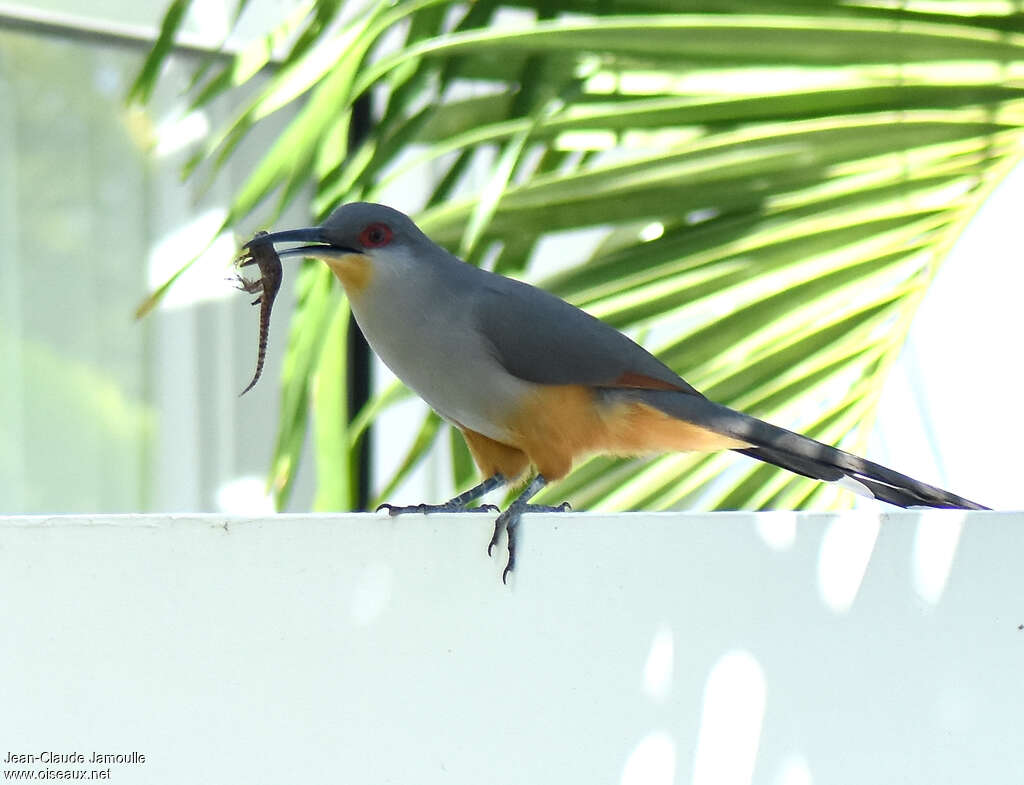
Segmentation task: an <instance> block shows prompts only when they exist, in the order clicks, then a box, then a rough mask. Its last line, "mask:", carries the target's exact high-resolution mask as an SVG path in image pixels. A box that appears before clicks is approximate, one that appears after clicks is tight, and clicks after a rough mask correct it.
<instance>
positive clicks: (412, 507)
mask: <svg viewBox="0 0 1024 785" xmlns="http://www.w3.org/2000/svg"><path fill="white" fill-rule="evenodd" d="M452 502H454V499H453V500H452V501H448V502H445V503H444V504H408V505H405V506H398V505H395V504H382V505H380V506H379V507H378V508H377V509H376V512H380V511H381V510H387V511H388V515H390V516H391V517H392V518H394V517H395V516H396V515H405V514H406V513H410V512H419V513H423V514H424V515H427V514H429V513H432V512H497V511H498V508H497V507H495V506H494V505H493V504H481V505H480V506H479V507H470V506H469V505H468V504H453V503H452Z"/></svg>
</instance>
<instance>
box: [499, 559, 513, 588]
mask: <svg viewBox="0 0 1024 785" xmlns="http://www.w3.org/2000/svg"><path fill="white" fill-rule="evenodd" d="M510 572H512V565H511V564H509V565H506V567H505V569H504V571H503V572H502V573H501V582H502V583H503V584H505V585H506V586H508V574H509V573H510Z"/></svg>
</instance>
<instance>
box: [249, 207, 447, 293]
mask: <svg viewBox="0 0 1024 785" xmlns="http://www.w3.org/2000/svg"><path fill="white" fill-rule="evenodd" d="M424 242H426V243H430V240H429V239H427V237H426V235H424V234H423V232H421V231H420V230H419V229H418V228H417V226H416V224H414V223H413V222H412V219H410V218H409V217H408V216H407V215H405V214H404V213H400V212H399V211H398V210H395V209H393V208H391V207H387V206H385V205H382V204H373V203H370V202H351V203H350V204H344V205H342V206H341V207H338V208H337V209H335V210H334V212H332V213H331V214H330V215H329V216H328V217H327V220H326V221H324V222H323V224H321V225H320V226H312V227H309V228H306V229H287V230H285V231H282V232H271V233H270V234H264V235H259V236H258V237H254V238H253V239H252V240H250V241H249V242H248V243H246V244H245V247H246V248H249V247H252V246H256V245H265V244H267V243H271V244H274V245H276V244H277V243H304V245H300V246H298V247H296V248H287V249H284V250H278V251H277V253H278V255H279V256H281V257H288V256H301V257H306V258H311V259H320V260H321V261H323V262H324V263H326V264H327V266H328V267H330V268H331V270H333V271H334V274H335V275H336V276H337V277H338V279H339V280H340V281H341V283H342V284H343V285H344V286H345V289H346V291H347V292H348V293H349V295H352V294H357V293H358V292H360V291H362V290H363V289H364V288H366V286H367V285H368V284H369V283H370V281H371V280H372V279H373V277H374V274H375V272H377V271H378V270H379V269H380V268H381V267H382V266H384V265H388V266H389V267H392V268H393V267H394V266H395V265H396V263H399V262H405V261H407V260H415V259H416V258H417V256H419V254H416V253H414V251H415V248H416V246H417V245H421V244H423V243H424Z"/></svg>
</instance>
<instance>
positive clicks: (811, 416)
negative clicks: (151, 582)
mask: <svg viewBox="0 0 1024 785" xmlns="http://www.w3.org/2000/svg"><path fill="white" fill-rule="evenodd" d="M672 5H673V4H671V3H669V4H665V3H657V4H654V3H644V2H639V1H637V2H608V3H602V4H594V3H591V2H582V0H581V1H580V2H564V3H550V2H545V3H529V2H523V3H501V4H498V3H496V2H490V1H489V0H480V2H476V3H472V4H469V5H468V6H467V5H464V4H457V3H446V2H441V0H406V1H405V2H394V3H390V4H371V5H370V6H369V7H367V8H365V9H364V10H362V11H360V12H350V9H348V8H346V7H343V4H340V3H337V2H333V3H328V2H320V3H315V4H313V5H312V6H311V9H310V10H309V12H308V13H306V9H305V8H304V7H303V8H302V9H301V13H298V14H293V15H292V16H291V17H289V18H288V19H286V20H283V21H282V23H281V25H280V26H279V27H278V28H276V29H275V30H274V31H272V32H271V33H270V34H268V37H267V39H266V41H264V42H262V43H261V42H256V43H254V44H253V45H252V46H251V47H249V48H248V49H246V50H244V51H243V52H242V53H241V54H239V55H238V56H237V57H236V58H235V60H234V61H227V62H223V63H221V64H220V65H219V66H218V65H211V64H209V63H207V64H204V66H203V68H204V71H203V78H202V79H196V80H194V87H193V90H194V94H193V96H192V101H193V103H194V104H195V105H196V106H202V105H203V104H204V103H206V102H208V101H210V100H212V99H213V97H214V96H217V95H220V94H222V93H223V92H224V91H227V90H237V89H240V88H241V87H242V85H244V84H245V82H246V81H247V80H248V79H249V78H251V76H252V75H253V74H254V73H255V69H256V68H258V66H259V65H260V64H262V63H263V62H265V61H266V59H267V57H268V56H269V55H268V52H269V49H268V48H267V47H268V45H269V43H268V42H277V43H279V42H280V41H281V40H284V39H286V38H287V37H288V36H292V40H294V44H293V45H292V47H291V49H290V51H289V52H288V54H287V55H286V56H285V57H284V59H283V61H282V62H281V63H280V68H279V69H278V70H277V71H276V73H275V74H274V76H273V77H272V78H271V79H270V80H269V82H268V83H267V84H266V85H265V86H264V87H263V88H262V89H261V90H259V91H257V92H256V93H255V95H254V96H253V97H251V98H250V99H249V102H248V103H247V104H246V105H245V106H244V107H243V108H242V110H241V111H240V112H239V113H238V114H237V115H236V116H235V117H234V118H233V119H232V120H231V121H230V122H229V123H227V124H226V125H225V127H224V128H222V129H221V130H220V131H219V132H218V133H217V134H216V135H214V136H213V137H212V138H211V139H210V140H209V141H208V143H207V144H206V146H205V147H204V148H203V149H202V150H201V151H199V153H197V155H196V157H195V158H194V161H193V166H195V165H198V164H200V163H202V164H203V165H204V166H205V167H206V168H207V169H208V170H209V171H214V172H215V171H216V170H217V169H218V168H219V167H220V166H222V165H223V163H224V161H226V160H227V159H228V158H230V156H231V155H232V152H233V151H234V150H235V149H236V147H237V145H238V144H239V142H240V141H241V140H242V139H244V138H245V136H246V135H247V134H248V133H249V131H250V130H251V129H252V128H253V127H254V126H255V125H256V124H258V123H260V122H261V121H263V120H264V119H265V118H267V117H269V116H270V115H272V114H274V113H275V112H277V111H279V110H280V109H281V108H283V107H285V106H297V107H298V110H297V112H296V114H295V116H294V119H292V120H291V121H290V122H289V123H288V125H287V127H286V128H285V130H284V131H283V132H282V133H281V135H280V136H279V137H278V139H277V141H276V142H275V143H274V144H273V145H272V146H271V147H270V149H269V150H268V151H267V153H266V155H265V156H264V158H263V159H262V161H261V162H260V163H259V164H258V165H257V166H256V167H255V169H254V170H253V171H252V173H251V174H250V176H249V178H248V179H247V181H246V182H245V183H243V184H242V185H241V187H240V188H239V189H238V191H237V193H236V196H235V200H234V203H233V204H232V206H231V210H230V217H229V219H228V220H229V222H230V223H232V224H239V223H242V222H243V221H244V219H245V218H246V216H248V215H249V214H250V213H251V212H252V211H253V209H254V208H256V207H257V205H260V204H261V203H263V202H264V201H266V200H267V199H269V198H272V197H275V198H276V199H277V205H278V208H279V209H280V208H283V207H284V206H285V205H287V204H288V203H289V202H290V201H291V200H292V199H294V198H295V196H296V194H297V193H299V191H300V189H303V188H305V187H306V186H307V185H311V186H312V187H313V190H314V206H315V211H316V213H317V214H318V216H320V217H322V216H323V215H325V214H326V213H327V212H328V211H329V210H330V209H331V208H333V207H334V206H336V205H337V204H339V203H342V202H345V201H352V200H356V199H382V198H384V195H385V194H387V193H393V192H394V189H396V188H400V187H402V184H403V183H409V182H430V183H433V186H432V189H431V192H430V193H429V194H428V197H427V200H426V204H425V207H424V209H423V211H422V212H421V213H420V214H419V215H418V216H417V220H418V221H419V223H420V225H421V226H422V227H423V229H424V230H425V231H427V232H428V233H429V234H430V235H431V236H432V237H433V238H434V239H435V240H436V241H438V242H440V243H442V244H444V245H446V246H447V247H448V248H450V249H451V250H452V251H454V252H462V253H463V254H464V255H465V256H466V258H468V259H469V260H470V261H473V262H479V261H480V260H482V259H483V258H485V256H487V255H488V254H490V255H491V256H492V257H494V258H496V262H495V264H496V266H497V268H498V269H500V270H501V271H502V272H505V273H508V274H513V275H518V276H522V277H527V278H530V279H532V280H534V281H535V282H538V283H540V284H541V285H543V286H545V287H546V288H548V289H550V290H552V291H554V292H555V293H557V294H559V295H560V296H562V297H565V298H566V299H568V300H570V301H571V302H574V303H576V304H577V305H580V306H581V307H584V308H586V309H587V310H589V311H590V312H592V313H594V314H595V315H597V316H599V317H601V318H602V319H605V320H606V321H608V322H610V323H611V324H614V325H615V326H616V327H619V328H620V329H623V330H626V331H627V332H630V333H631V334H633V335H635V336H641V335H643V336H644V337H645V342H646V344H647V345H648V347H649V348H651V349H652V350H653V351H655V352H656V353H658V354H659V355H660V356H661V357H662V358H663V359H665V360H666V361H667V362H668V363H669V364H670V365H671V366H672V367H673V368H675V369H676V370H677V371H679V372H680V373H681V374H682V375H683V376H684V377H685V378H687V379H688V380H689V381H690V382H691V383H692V384H694V385H695V386H696V387H697V388H698V389H701V390H703V391H705V392H706V393H707V394H708V395H709V396H710V397H713V398H715V399H716V400H719V401H721V402H723V403H725V404H728V405H730V406H735V407H737V408H741V409H743V410H745V411H749V412H750V413H752V414H756V415H758V416H761V417H766V418H768V419H771V420H773V421H775V422H778V423H779V424H783V425H787V426H789V427H793V428H795V429H798V430H801V431H803V432H806V433H808V434H809V435H812V436H815V437H816V438H820V439H822V440H825V441H829V442H833V443H837V442H842V443H843V444H845V445H846V446H848V447H850V448H852V449H857V448H858V446H860V445H862V443H863V439H864V436H865V434H866V432H867V429H868V426H869V425H870V423H871V421H872V418H873V416H874V411H875V406H876V403H877V400H878V396H879V393H880V389H881V385H882V383H883V381H884V379H885V374H886V371H887V369H888V368H889V367H890V366H891V364H892V363H893V361H894V359H895V357H896V355H897V353H898V352H899V350H900V348H901V346H902V344H903V342H904V339H905V337H906V333H907V329H908V326H909V323H910V320H911V318H912V316H913V314H914V311H915V309H916V307H917V305H918V304H919V303H920V301H921V298H922V297H923V296H924V293H925V292H926V291H927V288H928V286H929V284H930V282H931V280H932V278H933V276H934V274H935V271H936V269H937V266H938V265H939V264H940V263H941V261H942V258H943V256H944V255H945V253H946V251H947V250H948V249H949V247H950V245H951V244H952V242H953V240H954V239H955V238H956V237H957V236H958V235H959V234H960V232H961V231H962V230H963V228H964V226H965V224H966V222H967V221H968V220H969V219H970V217H971V216H972V215H973V214H974V212H975V211H976V210H977V209H978V207H979V205H980V204H981V203H982V201H983V200H984V199H985V197H986V196H987V195H988V193H989V192H990V191H991V189H992V188H993V187H994V185H995V184H996V183H997V182H998V181H999V180H1000V179H1001V178H1002V177H1003V176H1004V175H1005V174H1006V173H1007V172H1008V171H1009V169H1010V168H1012V167H1013V166H1014V165H1015V164H1016V163H1017V162H1018V160H1019V159H1020V157H1021V152H1022V141H1024V135H1022V120H1024V15H1021V14H1016V13H1011V11H1010V10H1009V7H1008V6H1007V9H1006V12H1005V13H1003V12H1002V11H1001V10H1000V9H1002V6H1001V5H998V4H992V3H985V2H971V0H965V1H964V2H957V3H952V2H949V3H943V2H932V3H914V2H909V3H902V4H900V5H899V7H898V8H897V7H888V6H887V7H884V8H883V7H876V6H879V5H881V4H874V3H868V2H864V3H862V4H860V5H857V4H847V3H842V4H841V3H829V2H815V3H810V2H800V1H798V0H793V1H792V2H767V3H759V4H757V10H758V13H757V14H750V13H745V12H744V8H745V7H746V4H739V3H731V2H724V0H722V1H720V2H708V3H704V4H702V10H703V11H704V12H703V13H694V9H693V4H690V3H687V4H685V6H684V4H683V3H678V4H676V5H678V6H679V11H680V12H679V13H670V11H671V10H672ZM667 11H669V12H668V13H667ZM303 14H305V15H304V16H303ZM181 15H182V7H181V4H179V3H175V4H174V5H173V6H172V7H171V9H170V11H169V12H168V21H167V22H166V23H165V26H164V29H163V34H162V38H161V41H162V42H163V43H161V44H160V45H158V46H157V47H156V48H155V49H154V52H153V54H152V55H151V57H150V59H149V60H148V61H147V65H146V67H145V69H144V70H143V72H142V73H141V74H140V77H139V80H138V82H137V83H136V86H135V87H134V88H133V89H134V95H136V96H140V97H144V96H146V95H148V92H149V90H150V89H151V85H152V82H153V80H154V79H155V78H156V74H157V73H158V72H159V67H158V66H159V61H160V58H161V57H163V56H165V55H166V46H165V43H166V39H167V36H168V35H172V34H173V30H174V26H175V24H177V23H178V22H180V18H181ZM339 20H344V21H339ZM386 34H387V38H385V35H386ZM218 68H219V70H218ZM366 94H371V95H372V96H373V100H374V105H375V122H374V124H373V128H372V130H371V131H370V132H369V134H368V135H367V136H366V137H365V138H363V139H361V140H359V141H358V144H357V145H356V146H355V147H350V143H349V125H350V123H351V119H352V111H353V107H354V105H355V102H356V100H357V99H359V98H360V96H363V95H366ZM481 162H483V163H482V164H481ZM481 167H483V169H485V170H486V171H487V172H488V174H486V175H485V176H483V177H478V176H477V173H478V172H479V171H481ZM190 171H192V172H193V176H198V171H199V169H190ZM581 229H593V230H595V231H596V230H600V231H601V233H602V237H601V239H600V240H599V241H594V242H590V243H589V244H587V245H586V247H584V246H583V245H582V244H581V243H577V244H576V245H575V247H578V248H579V249H580V250H579V253H578V256H577V258H573V259H568V260H565V259H562V260H560V262H559V267H558V269H557V270H546V269H545V268H544V266H543V265H544V259H543V258H542V257H538V258H537V259H535V258H534V257H535V256H536V253H535V251H536V249H537V247H538V245H539V244H540V243H541V242H542V241H544V240H550V239H551V238H552V237H555V236H557V235H559V234H560V233H578V231H579V230H581ZM346 317H347V309H346V308H345V306H344V304H343V301H342V299H341V297H340V294H339V292H338V291H337V288H336V287H332V285H331V282H330V278H329V276H328V274H327V272H326V271H325V270H324V269H322V268H321V267H317V266H314V265H310V266H307V267H306V268H304V269H303V272H302V283H301V285H300V288H299V307H298V311H297V313H296V316H295V320H294V323H293V325H292V333H291V339H290V343H289V348H288V357H287V360H286V365H285V375H284V379H283V396H282V411H281V418H280V430H279V436H278V440H277V445H276V448H275V456H274V461H273V469H272V474H273V481H274V487H275V489H276V491H277V493H278V495H279V500H281V501H282V502H283V501H284V500H285V499H286V498H287V496H288V492H289V489H290V485H291V480H292V478H293V477H294V473H295V470H296V466H297V463H298V456H299V454H300V451H301V446H302V443H303V439H304V435H305V433H306V430H307V428H306V426H307V420H308V418H309V416H310V414H311V413H312V414H313V415H314V421H315V424H316V427H315V430H314V434H315V436H314V439H315V447H316V454H317V463H318V478H319V479H318V488H319V491H318V497H317V505H318V506H319V507H322V508H338V507H344V506H346V505H347V504H350V503H351V499H352V494H351V491H350V486H349V483H350V480H349V479H348V478H349V477H350V476H351V471H350V464H351V461H352V455H353V450H354V449H355V448H356V446H357V444H358V440H359V439H360V438H361V436H362V434H363V433H364V431H365V427H366V425H367V424H368V423H369V422H370V420H371V419H372V416H376V415H377V414H380V413H383V412H385V411H386V409H387V403H389V402H392V401H394V400H396V399H398V398H400V397H402V391H401V389H400V388H397V387H394V388H390V389H389V390H387V391H385V392H384V393H382V395H381V396H380V397H378V399H376V400H375V401H372V402H371V403H370V404H369V405H368V408H367V411H366V412H364V413H363V414H361V415H359V416H358V417H357V420H356V422H354V423H351V424H349V423H347V422H346V416H345V408H344V401H343V400H342V384H341V381H340V379H341V377H342V376H343V370H344V369H343V367H341V366H339V363H341V362H343V359H341V358H339V353H340V350H339V347H340V346H343V345H344V334H343V332H344V329H345V318H346ZM311 402H313V403H314V405H312V406H311ZM371 413H372V415H371ZM443 427H444V426H442V425H441V423H440V422H439V421H438V420H437V418H436V417H435V416H433V415H431V416H430V417H428V418H427V419H426V420H425V421H424V423H423V425H422V428H421V430H420V432H419V436H418V438H417V439H416V440H415V443H414V445H413V448H412V449H411V451H410V452H409V454H408V455H406V456H405V459H404V460H403V462H402V467H401V469H400V470H399V473H398V475H396V477H393V478H390V479H386V480H385V481H383V482H382V483H381V485H382V486H386V487H387V488H388V489H391V488H393V487H394V486H395V485H396V483H397V482H398V481H400V480H401V478H402V477H404V476H405V474H406V473H407V472H408V471H410V470H411V469H412V468H413V467H415V466H416V464H417V463H418V461H420V460H421V459H422V458H423V457H424V456H425V455H426V454H428V452H429V450H430V449H432V446H433V445H435V444H436V443H437V436H438V435H439V434H440V433H441V432H442V428H443ZM339 434H341V435H342V437H343V440H342V441H339V440H338V435H339ZM454 453H455V456H456V466H455V468H454V473H455V476H456V478H457V480H458V481H459V482H461V483H468V482H470V481H471V477H470V473H469V471H468V468H467V464H466V456H465V454H464V452H462V451H460V449H456V450H455V451H454ZM723 471H724V472H725V473H724V474H723V473H722V472H723ZM554 496H558V497H563V496H568V498H569V499H570V500H571V501H573V502H574V503H575V504H577V505H579V506H582V507H587V508H601V509H619V508H625V507H630V508H641V507H642V508H653V509H661V508H668V507H673V506H676V505H680V504H693V503H699V504H704V505H712V506H721V507H750V508H760V507H773V506H779V507H783V506H784V507H791V506H805V505H832V504H836V503H837V499H836V498H835V497H834V496H833V494H832V492H831V491H830V490H829V489H822V488H820V487H819V486H818V485H816V484H814V483H810V482H808V481H805V480H803V479H801V478H795V477H793V476H792V475H788V474H786V473H784V472H779V471H777V470H776V469H774V468H772V467H769V466H761V465H756V464H751V463H747V462H744V463H734V462H733V461H732V460H731V457H730V456H694V455H670V456H663V457H658V458H645V459H637V460H630V461H624V460H611V459H606V458H601V459H595V460H592V461H590V462H588V463H586V464H584V465H583V466H581V467H579V468H578V469H577V471H575V472H574V473H573V474H572V475H571V476H570V477H569V478H567V479H566V480H565V481H564V482H563V483H561V484H559V485H558V486H555V487H554V488H553V489H552V490H551V492H550V497H554Z"/></svg>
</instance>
